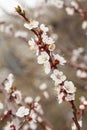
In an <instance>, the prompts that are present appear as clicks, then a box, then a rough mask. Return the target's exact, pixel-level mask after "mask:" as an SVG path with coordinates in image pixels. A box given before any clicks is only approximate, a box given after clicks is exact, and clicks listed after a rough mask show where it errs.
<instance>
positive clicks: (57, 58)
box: [53, 54, 66, 65]
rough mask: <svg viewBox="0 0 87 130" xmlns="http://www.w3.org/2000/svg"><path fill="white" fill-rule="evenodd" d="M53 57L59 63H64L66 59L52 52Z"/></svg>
mask: <svg viewBox="0 0 87 130" xmlns="http://www.w3.org/2000/svg"><path fill="white" fill-rule="evenodd" d="M53 56H54V59H55V60H58V61H59V64H60V65H64V64H65V63H66V60H65V59H64V58H63V57H62V56H60V55H59V54H54V55H53Z"/></svg>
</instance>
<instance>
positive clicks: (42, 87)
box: [39, 83, 47, 90]
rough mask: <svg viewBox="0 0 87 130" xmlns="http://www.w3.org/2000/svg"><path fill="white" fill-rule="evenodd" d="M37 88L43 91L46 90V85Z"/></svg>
mask: <svg viewBox="0 0 87 130" xmlns="http://www.w3.org/2000/svg"><path fill="white" fill-rule="evenodd" d="M39 88H40V90H45V89H46V88H47V85H46V83H43V84H41V85H40V87H39Z"/></svg>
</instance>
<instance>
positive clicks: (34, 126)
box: [29, 121, 37, 130]
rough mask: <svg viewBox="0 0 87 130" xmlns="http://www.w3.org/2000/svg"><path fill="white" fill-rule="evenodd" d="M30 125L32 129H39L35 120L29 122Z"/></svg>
mask: <svg viewBox="0 0 87 130" xmlns="http://www.w3.org/2000/svg"><path fill="white" fill-rule="evenodd" d="M29 127H30V129H31V130H36V129H37V124H36V123H35V122H33V121H30V122H29Z"/></svg>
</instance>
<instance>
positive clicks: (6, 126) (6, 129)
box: [3, 121, 14, 130]
mask: <svg viewBox="0 0 87 130" xmlns="http://www.w3.org/2000/svg"><path fill="white" fill-rule="evenodd" d="M11 125H14V124H13V122H9V121H8V122H7V124H6V125H5V127H4V128H3V130H11V128H10V126H11Z"/></svg>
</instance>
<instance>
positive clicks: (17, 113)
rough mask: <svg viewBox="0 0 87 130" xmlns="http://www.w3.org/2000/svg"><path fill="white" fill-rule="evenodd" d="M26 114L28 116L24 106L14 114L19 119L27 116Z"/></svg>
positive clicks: (27, 110)
mask: <svg viewBox="0 0 87 130" xmlns="http://www.w3.org/2000/svg"><path fill="white" fill-rule="evenodd" d="M28 114H29V109H28V108H26V107H25V106H21V107H19V108H18V110H17V112H16V116H18V117H20V118H22V117H24V116H27V115H28Z"/></svg>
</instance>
